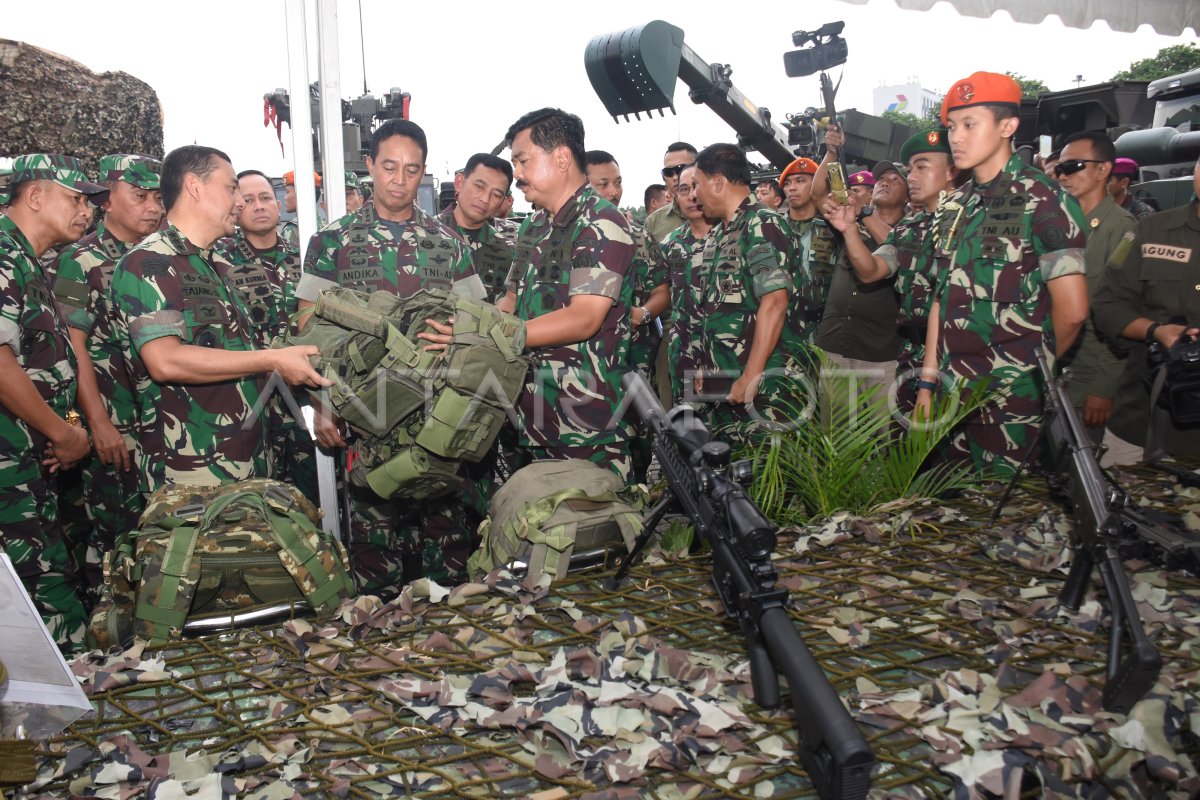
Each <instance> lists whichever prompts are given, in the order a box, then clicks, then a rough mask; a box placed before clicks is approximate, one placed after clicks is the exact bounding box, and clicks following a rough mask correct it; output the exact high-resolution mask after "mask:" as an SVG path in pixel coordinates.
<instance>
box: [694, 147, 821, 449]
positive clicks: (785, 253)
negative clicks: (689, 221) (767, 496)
mask: <svg viewBox="0 0 1200 800" xmlns="http://www.w3.org/2000/svg"><path fill="white" fill-rule="evenodd" d="M696 191H697V193H698V194H699V199H700V205H701V206H702V207H703V208H704V213H705V214H707V215H710V216H712V217H716V218H718V222H717V223H716V224H715V225H714V226H713V229H712V231H711V232H710V233H709V235H708V238H707V239H705V241H704V244H703V246H702V247H701V248H699V249H698V250H696V251H695V252H694V254H693V256H692V274H693V276H699V283H701V284H702V286H703V289H704V300H703V303H702V304H701V307H700V311H699V317H700V326H699V330H700V343H699V347H698V352H699V357H700V359H701V360H702V363H701V364H700V368H701V370H702V374H701V376H699V377H698V378H697V379H696V381H695V388H696V390H697V391H698V392H701V393H702V395H703V396H705V397H706V398H709V399H711V400H713V401H714V404H713V407H712V413H711V415H710V425H711V426H712V427H713V428H718V429H726V430H727V432H729V433H731V434H732V435H733V436H735V437H736V438H746V437H747V436H749V435H751V434H752V433H754V432H755V429H756V428H757V427H758V423H760V422H768V423H772V425H773V426H782V425H789V424H791V423H792V422H794V421H796V420H798V419H799V418H800V417H801V416H802V415H803V414H804V412H805V411H806V409H807V401H808V395H809V392H808V388H809V376H808V373H809V372H810V370H811V367H812V357H811V353H810V351H809V349H808V346H807V345H806V344H805V341H804V338H805V336H804V331H805V319H806V313H805V308H804V304H803V303H796V302H792V300H793V298H794V297H804V296H805V295H804V285H803V281H804V277H803V276H802V273H801V272H800V271H799V270H789V268H788V265H789V264H790V263H791V232H790V231H789V230H788V225H787V222H786V221H785V220H784V219H783V218H782V217H781V216H779V214H777V213H775V212H774V211H769V210H767V209H765V208H763V207H762V206H760V205H759V204H758V203H756V202H755V201H754V198H753V196H751V194H750V165H749V162H747V161H746V154H745V153H744V152H743V151H742V150H741V149H740V148H738V147H737V146H735V145H732V144H714V145H710V146H709V147H706V148H705V149H704V150H702V151H700V154H699V155H698V156H697V157H696Z"/></svg>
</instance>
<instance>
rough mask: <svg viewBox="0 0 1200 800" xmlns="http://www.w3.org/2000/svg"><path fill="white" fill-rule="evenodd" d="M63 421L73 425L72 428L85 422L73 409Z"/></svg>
mask: <svg viewBox="0 0 1200 800" xmlns="http://www.w3.org/2000/svg"><path fill="white" fill-rule="evenodd" d="M63 419H65V420H66V421H67V424H68V425H71V426H72V427H74V426H76V425H79V423H81V422H83V417H81V416H79V412H78V411H76V410H75V409H71V410H70V411H68V412H67V415H66V416H65V417H63Z"/></svg>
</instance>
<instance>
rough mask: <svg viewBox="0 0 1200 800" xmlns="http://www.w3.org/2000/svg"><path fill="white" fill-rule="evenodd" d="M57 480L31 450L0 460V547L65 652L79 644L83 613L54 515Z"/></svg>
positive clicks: (81, 641)
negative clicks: (44, 470) (47, 472)
mask: <svg viewBox="0 0 1200 800" xmlns="http://www.w3.org/2000/svg"><path fill="white" fill-rule="evenodd" d="M58 503H59V497H58V479H57V477H56V476H48V477H47V476H46V475H44V474H43V472H42V466H41V464H40V463H39V460H38V458H37V456H36V455H35V454H34V452H32V451H31V452H28V453H21V454H20V455H18V456H17V457H15V458H13V457H3V456H0V545H3V547H4V552H5V553H7V554H8V557H9V558H10V559H12V562H13V566H14V568H15V569H16V571H17V575H18V576H19V577H20V579H21V583H22V584H23V585H24V586H25V590H26V591H27V592H29V595H30V597H32V598H33V602H34V605H36V606H37V609H38V613H39V614H41V616H42V621H43V622H45V623H46V628H47V629H48V630H49V631H50V635H51V636H53V637H54V641H55V642H57V643H58V646H59V648H60V649H61V650H62V651H63V653H64V654H70V653H71V652H72V651H74V650H76V649H77V648H78V647H79V646H80V645H81V644H82V643H83V634H84V629H85V628H86V627H87V611H86V609H85V608H84V605H83V602H82V600H81V599H80V598H79V595H78V594H77V592H76V575H75V565H74V562H73V561H72V559H71V553H70V551H69V550H68V547H67V542H66V540H65V539H64V538H63V532H62V524H61V522H60V521H59V516H58Z"/></svg>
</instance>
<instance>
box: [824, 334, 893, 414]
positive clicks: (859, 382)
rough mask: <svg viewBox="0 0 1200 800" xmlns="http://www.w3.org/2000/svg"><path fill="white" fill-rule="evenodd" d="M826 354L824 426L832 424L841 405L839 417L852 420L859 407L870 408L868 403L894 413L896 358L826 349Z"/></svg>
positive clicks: (883, 412) (877, 408)
mask: <svg viewBox="0 0 1200 800" xmlns="http://www.w3.org/2000/svg"><path fill="white" fill-rule="evenodd" d="M825 358H826V363H825V365H824V366H823V367H822V369H821V380H820V387H819V389H818V391H819V393H820V397H821V424H822V425H823V426H824V427H826V428H828V427H829V426H830V424H831V423H832V420H833V419H834V414H833V412H834V409H835V407H838V406H840V407H841V412H842V413H840V414H839V415H838V416H837V418H838V419H845V418H846V417H847V416H848V417H849V420H850V423H851V424H853V423H854V422H855V420H857V419H858V411H859V410H866V408H867V406H874V408H873V409H872V413H875V414H878V415H880V416H882V417H884V418H888V417H890V415H891V411H892V400H891V398H890V396H889V394H890V392H891V390H892V383H893V382H894V381H895V379H896V362H895V361H863V360H862V359H858V358H846V357H845V356H839V355H837V354H836V353H826V354H825ZM847 405H849V406H850V407H849V408H847Z"/></svg>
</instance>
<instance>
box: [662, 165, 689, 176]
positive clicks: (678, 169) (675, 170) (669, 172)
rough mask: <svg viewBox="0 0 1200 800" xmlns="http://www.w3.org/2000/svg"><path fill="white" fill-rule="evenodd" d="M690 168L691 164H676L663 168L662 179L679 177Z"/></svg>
mask: <svg viewBox="0 0 1200 800" xmlns="http://www.w3.org/2000/svg"><path fill="white" fill-rule="evenodd" d="M690 166H692V165H691V164H676V165H675V166H673V167H663V168H662V176H663V177H664V178H678V177H679V176H680V175H682V174H683V171H684V170H685V169H687V168H688V167H690Z"/></svg>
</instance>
